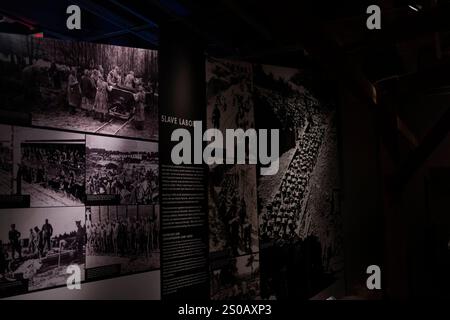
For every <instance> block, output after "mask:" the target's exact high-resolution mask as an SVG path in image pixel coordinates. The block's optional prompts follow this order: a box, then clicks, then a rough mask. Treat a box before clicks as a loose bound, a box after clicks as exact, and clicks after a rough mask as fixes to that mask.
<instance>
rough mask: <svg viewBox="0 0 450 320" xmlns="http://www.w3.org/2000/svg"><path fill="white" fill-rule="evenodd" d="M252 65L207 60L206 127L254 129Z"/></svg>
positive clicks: (223, 129)
mask: <svg viewBox="0 0 450 320" xmlns="http://www.w3.org/2000/svg"><path fill="white" fill-rule="evenodd" d="M252 81H253V79H252V65H251V64H249V63H245V62H237V61H228V60H222V59H215V58H211V57H208V59H207V61H206V98H207V112H206V117H207V127H208V129H211V128H215V129H219V130H221V131H222V133H225V130H226V129H239V128H240V129H243V130H247V129H248V128H254V127H255V120H254V119H255V118H254V113H253V96H252V92H253V85H252Z"/></svg>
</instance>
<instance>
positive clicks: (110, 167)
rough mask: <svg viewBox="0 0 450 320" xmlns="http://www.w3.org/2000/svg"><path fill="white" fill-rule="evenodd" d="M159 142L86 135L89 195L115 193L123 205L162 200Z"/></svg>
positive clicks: (154, 202)
mask: <svg viewBox="0 0 450 320" xmlns="http://www.w3.org/2000/svg"><path fill="white" fill-rule="evenodd" d="M158 159H159V155H158V144H157V143H155V142H148V141H138V140H129V139H119V138H113V137H105V136H93V135H87V136H86V194H87V196H88V199H89V198H91V197H92V196H95V195H116V196H118V197H119V198H120V204H143V205H150V204H157V203H159V187H158V184H159V178H158V177H159V168H158Z"/></svg>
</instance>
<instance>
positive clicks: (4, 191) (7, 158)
mask: <svg viewBox="0 0 450 320" xmlns="http://www.w3.org/2000/svg"><path fill="white" fill-rule="evenodd" d="M11 133H12V127H11V126H6V125H0V194H1V195H8V194H11V193H12V190H13V185H12V183H13V181H12V160H13V150H12V141H11Z"/></svg>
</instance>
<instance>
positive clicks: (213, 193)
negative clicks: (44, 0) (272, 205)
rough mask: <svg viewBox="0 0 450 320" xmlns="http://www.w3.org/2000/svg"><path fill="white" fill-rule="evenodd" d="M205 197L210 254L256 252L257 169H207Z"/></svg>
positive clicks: (236, 254) (222, 167)
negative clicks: (206, 199)
mask: <svg viewBox="0 0 450 320" xmlns="http://www.w3.org/2000/svg"><path fill="white" fill-rule="evenodd" d="M208 194H209V196H208V202H209V203H208V206H209V210H208V212H209V235H210V236H209V250H210V252H218V251H227V252H228V251H230V252H231V253H232V255H233V256H239V255H245V254H249V253H255V252H258V248H259V238H258V213H257V195H256V166H255V165H233V166H226V165H217V166H210V168H209V190H208Z"/></svg>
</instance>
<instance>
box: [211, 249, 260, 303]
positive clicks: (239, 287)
mask: <svg viewBox="0 0 450 320" xmlns="http://www.w3.org/2000/svg"><path fill="white" fill-rule="evenodd" d="M211 299H212V300H260V299H261V298H260V284H259V254H250V255H246V256H240V257H226V258H224V259H217V260H215V261H212V262H211Z"/></svg>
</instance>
